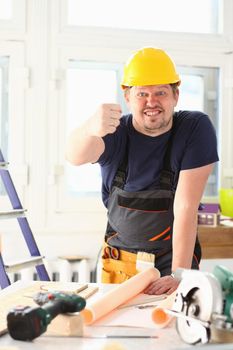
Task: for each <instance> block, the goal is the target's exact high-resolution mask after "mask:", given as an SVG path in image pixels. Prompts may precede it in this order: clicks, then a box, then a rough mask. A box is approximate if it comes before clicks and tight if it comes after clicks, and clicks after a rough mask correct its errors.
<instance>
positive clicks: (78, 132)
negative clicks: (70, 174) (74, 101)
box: [66, 104, 122, 165]
mask: <svg viewBox="0 0 233 350" xmlns="http://www.w3.org/2000/svg"><path fill="white" fill-rule="evenodd" d="M121 113H122V112H121V107H120V105H118V104H102V105H100V106H99V108H98V109H97V111H96V112H95V114H94V115H93V116H92V117H90V118H89V119H88V120H87V121H86V122H85V123H84V124H83V125H82V126H80V127H78V128H77V129H75V130H74V131H73V132H72V133H71V135H70V137H69V139H68V142H67V147H66V159H67V160H68V161H69V162H70V163H72V164H74V165H81V164H85V163H94V162H96V161H97V160H98V159H99V157H100V156H101V154H102V153H103V152H104V147H105V146H104V141H103V139H102V137H103V136H105V135H107V134H113V133H114V132H115V131H116V129H117V127H118V125H119V124H120V118H121Z"/></svg>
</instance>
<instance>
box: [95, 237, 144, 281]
mask: <svg viewBox="0 0 233 350" xmlns="http://www.w3.org/2000/svg"><path fill="white" fill-rule="evenodd" d="M136 258H137V254H134V253H130V252H127V251H125V250H122V249H118V248H114V247H111V246H109V245H107V244H104V247H103V250H102V276H101V282H102V283H122V282H124V281H126V280H128V279H129V278H130V277H132V276H134V275H136V274H137V273H138V272H139V271H137V270H136Z"/></svg>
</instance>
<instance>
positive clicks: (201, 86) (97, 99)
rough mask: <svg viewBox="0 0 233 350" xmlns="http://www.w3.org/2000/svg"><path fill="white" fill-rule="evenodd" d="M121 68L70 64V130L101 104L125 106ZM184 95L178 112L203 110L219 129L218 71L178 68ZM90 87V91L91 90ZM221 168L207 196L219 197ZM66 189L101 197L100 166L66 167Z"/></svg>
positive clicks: (68, 77) (208, 186)
mask: <svg viewBox="0 0 233 350" xmlns="http://www.w3.org/2000/svg"><path fill="white" fill-rule="evenodd" d="M120 71H121V69H120V66H116V67H113V66H112V65H109V64H106V63H104V62H103V63H98V64H97V63H96V62H79V61H70V66H69V68H68V70H67V98H66V100H67V125H68V126H67V130H68V132H70V131H71V130H72V129H73V128H75V127H76V126H78V125H79V124H81V123H83V122H84V120H85V119H87V118H88V117H90V116H91V115H92V114H93V112H94V111H95V110H96V108H97V106H98V105H99V104H100V103H108V102H116V103H120V104H121V105H122V106H123V113H127V109H126V106H125V105H123V95H122V94H120V95H118V93H119V91H120V88H119V86H120V82H119V79H120V77H119V76H120ZM178 71H179V72H180V73H181V80H182V84H181V86H180V90H181V94H180V99H179V104H178V105H177V108H176V109H177V110H179V109H186V110H187V109H188V110H200V111H203V112H205V113H206V114H208V115H209V116H210V118H211V120H212V123H213V124H214V126H215V128H216V130H217V129H218V99H217V96H218V95H219V94H218V69H216V68H202V67H178ZM87 87H88V88H87ZM217 171H218V169H217V165H216V167H215V170H214V172H213V174H212V175H211V176H210V178H209V181H208V185H207V187H206V192H205V195H206V196H215V195H217ZM65 177H66V188H67V191H68V193H69V194H70V195H72V196H93V195H98V194H99V193H100V189H101V175H100V170H99V165H98V164H96V165H92V164H87V165H82V166H81V167H75V166H72V165H69V164H66V167H65Z"/></svg>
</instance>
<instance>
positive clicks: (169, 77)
mask: <svg viewBox="0 0 233 350" xmlns="http://www.w3.org/2000/svg"><path fill="white" fill-rule="evenodd" d="M173 83H180V77H179V75H178V74H177V72H176V67H175V64H174V62H173V61H172V59H171V58H170V57H169V56H168V54H167V53H165V51H163V50H162V49H159V48H154V47H144V48H142V49H140V50H138V51H136V52H135V53H133V54H132V55H131V56H130V57H129V59H128V61H127V62H126V64H125V67H124V73H123V78H122V82H121V86H122V88H123V89H125V88H127V87H128V86H145V85H162V84H173Z"/></svg>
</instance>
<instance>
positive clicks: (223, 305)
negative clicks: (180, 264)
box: [165, 265, 233, 344]
mask: <svg viewBox="0 0 233 350" xmlns="http://www.w3.org/2000/svg"><path fill="white" fill-rule="evenodd" d="M175 277H178V278H179V279H180V284H179V287H178V288H177V294H176V299H175V302H174V304H173V308H172V310H165V311H166V312H167V313H169V314H171V315H173V316H175V317H176V318H177V320H176V328H177V331H178V333H179V335H180V337H181V338H182V340H183V341H184V342H186V343H188V344H196V343H199V342H201V343H203V344H205V343H208V342H233V274H232V273H231V272H230V271H229V270H227V269H226V268H225V267H223V266H219V265H218V266H216V267H215V268H214V271H213V273H212V274H211V273H207V272H201V271H197V270H185V269H179V270H177V272H176V273H175Z"/></svg>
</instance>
